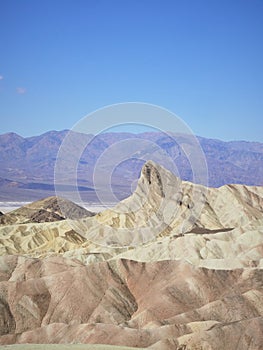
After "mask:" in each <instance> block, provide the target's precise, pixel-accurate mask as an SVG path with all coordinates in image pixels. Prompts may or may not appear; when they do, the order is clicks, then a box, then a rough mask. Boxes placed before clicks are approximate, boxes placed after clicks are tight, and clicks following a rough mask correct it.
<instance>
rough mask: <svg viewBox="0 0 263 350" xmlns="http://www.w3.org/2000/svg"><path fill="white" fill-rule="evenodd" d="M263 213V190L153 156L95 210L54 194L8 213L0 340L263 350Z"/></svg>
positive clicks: (0, 224)
mask: <svg viewBox="0 0 263 350" xmlns="http://www.w3.org/2000/svg"><path fill="white" fill-rule="evenodd" d="M262 214H263V187H256V186H244V185H225V186H222V187H219V188H206V187H203V186H201V185H196V184H193V183H191V182H185V181H181V180H179V178H177V177H175V176H174V175H173V174H172V173H170V172H169V171H167V170H166V169H164V168H163V167H161V166H159V165H157V164H155V163H154V162H152V161H148V162H147V163H146V164H145V165H144V166H143V168H142V171H141V176H140V179H139V181H138V184H137V188H136V190H135V191H134V193H133V194H132V195H131V196H130V197H128V198H127V199H124V200H123V201H121V202H119V203H118V204H117V205H116V206H115V207H114V208H109V209H107V210H104V211H103V212H100V213H98V214H96V215H95V214H94V213H92V212H89V211H87V210H85V209H83V208H81V207H79V206H77V205H76V204H74V203H71V202H69V201H68V200H65V199H62V198H56V197H49V198H46V199H44V200H42V201H38V202H35V203H32V204H30V205H27V206H26V207H23V208H20V209H18V210H16V211H13V212H11V213H8V214H4V215H1V216H0V255H1V256H0V310H1V312H0V344H1V345H2V347H3V348H5V347H6V348H7V349H10V348H11V349H17V348H18V349H65V350H67V349H130V348H137V349H138V348H140V349H141V348H147V349H160V350H170V349H171V350H172V349H173V350H174V349H176V350H186V349H187V350H194V349H195V350H202V349H204V350H206V349H207V350H210V349H211V350H221V349H222V350H236V349H238V350H262V349H263V215H262ZM14 344H16V345H14ZM26 344H31V345H26ZM33 344H42V345H33ZM44 344H46V345H44ZM51 344H53V345H52V346H51ZM69 344H70V345H69ZM126 347H127V348H126Z"/></svg>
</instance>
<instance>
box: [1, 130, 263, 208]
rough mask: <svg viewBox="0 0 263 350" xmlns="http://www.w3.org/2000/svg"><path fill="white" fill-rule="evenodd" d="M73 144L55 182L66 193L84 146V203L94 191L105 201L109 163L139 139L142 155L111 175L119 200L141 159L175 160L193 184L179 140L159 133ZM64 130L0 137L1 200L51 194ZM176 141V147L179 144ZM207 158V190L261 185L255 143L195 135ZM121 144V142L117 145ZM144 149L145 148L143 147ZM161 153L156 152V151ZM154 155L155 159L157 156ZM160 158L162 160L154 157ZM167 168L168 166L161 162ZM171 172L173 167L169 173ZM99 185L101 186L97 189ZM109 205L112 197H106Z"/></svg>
mask: <svg viewBox="0 0 263 350" xmlns="http://www.w3.org/2000/svg"><path fill="white" fill-rule="evenodd" d="M73 134H74V135H75V139H74V140H75V142H73V143H72V145H71V146H72V147H71V148H70V149H69V150H68V157H67V159H65V164H66V166H65V178H64V180H63V181H62V182H61V184H58V185H59V186H60V188H61V189H62V191H65V192H67V193H70V192H71V191H73V190H74V187H72V176H73V175H74V174H73V170H72V166H71V162H72V158H74V155H76V154H78V153H79V151H80V147H81V145H83V144H87V143H89V145H88V147H87V148H85V149H84V150H83V152H81V157H80V159H79V163H78V169H77V171H78V184H77V186H78V190H79V192H80V193H81V196H82V198H83V200H85V201H94V202H96V201H98V198H97V195H96V192H95V191H94V189H95V187H96V190H99V191H100V193H102V194H104V197H105V196H106V197H107V193H106V192H108V189H107V188H106V187H105V186H104V185H105V184H104V181H105V178H106V177H108V176H109V174H111V172H112V169H111V165H112V163H113V164H114V161H115V159H116V162H117V163H118V159H119V158H120V157H121V156H122V153H121V152H123V149H122V147H123V146H122V145H123V143H122V142H124V141H128V140H131V144H132V142H134V143H136V141H132V139H133V138H134V137H136V138H137V139H139V140H141V142H142V145H143V146H142V149H141V151H140V152H139V153H140V154H139V153H138V152H136V151H135V152H134V156H133V157H131V158H130V159H126V160H124V161H123V162H120V164H118V166H116V167H115V169H114V171H113V172H112V174H111V183H112V188H113V192H114V195H115V196H116V198H117V199H123V198H125V197H127V196H129V195H130V193H131V191H132V189H131V185H132V183H133V182H134V180H136V179H138V177H139V174H140V169H141V167H142V165H143V164H144V163H145V161H147V160H150V159H153V160H154V161H157V162H160V163H161V164H162V162H161V158H163V157H162V154H163V155H164V156H165V157H169V158H170V159H171V160H173V161H174V164H175V165H176V168H177V170H178V173H177V174H176V175H178V176H180V178H181V179H182V180H187V181H194V179H193V173H192V168H191V164H190V163H189V160H188V158H187V157H186V155H185V154H184V152H182V150H181V149H180V146H179V144H180V142H183V139H182V138H183V136H176V137H175V138H174V137H171V136H170V135H169V134H166V133H161V132H151V133H142V134H138V135H134V134H131V133H105V134H100V135H98V136H96V137H93V135H86V134H81V133H73ZM66 135H68V130H63V131H49V132H47V133H45V134H43V135H40V136H34V137H29V138H23V137H21V136H19V135H17V134H15V133H8V134H3V135H0V200H1V201H10V200H21V201H23V200H25V201H28V200H37V199H40V198H42V197H47V196H52V195H54V194H55V188H54V167H55V163H56V159H57V154H58V151H59V148H60V146H61V144H62V141H63V139H64V138H65V136H66ZM178 138H179V143H178V142H177V141H178ZM197 139H198V141H199V143H200V145H201V147H202V150H203V152H204V154H205V157H206V162H207V166H208V186H210V187H219V186H222V185H225V184H229V183H232V184H246V185H259V186H261V185H263V144H262V143H258V142H245V141H232V142H223V141H220V140H213V139H207V138H203V137H197ZM118 143H119V144H118ZM116 144H118V147H115V150H114V152H115V153H113V154H112V156H111V163H107V162H104V163H103V166H101V168H100V172H99V174H100V175H99V178H96V183H94V179H93V175H94V167H95V165H97V163H98V160H100V159H101V157H103V154H104V152H106V151H107V150H108V148H109V147H111V148H112V149H113V148H114V145H116ZM144 145H145V146H144ZM157 149H158V152H159V150H161V151H162V152H163V153H162V154H159V155H158V154H157V151H156V150H157ZM156 157H157V158H156ZM158 157H159V158H160V159H158ZM162 165H164V166H166V167H168V168H169V166H168V165H167V164H162ZM170 170H171V169H170ZM98 186H99V188H98ZM109 201H112V197H111V196H110V197H109Z"/></svg>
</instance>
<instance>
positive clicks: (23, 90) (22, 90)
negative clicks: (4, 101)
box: [16, 87, 26, 95]
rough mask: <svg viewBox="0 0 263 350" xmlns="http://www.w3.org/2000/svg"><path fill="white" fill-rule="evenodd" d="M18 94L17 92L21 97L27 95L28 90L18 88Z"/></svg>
mask: <svg viewBox="0 0 263 350" xmlns="http://www.w3.org/2000/svg"><path fill="white" fill-rule="evenodd" d="M16 92H17V93H18V94H19V95H24V94H25V93H26V88H23V87H18V88H16Z"/></svg>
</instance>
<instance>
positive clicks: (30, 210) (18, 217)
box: [0, 197, 95, 225]
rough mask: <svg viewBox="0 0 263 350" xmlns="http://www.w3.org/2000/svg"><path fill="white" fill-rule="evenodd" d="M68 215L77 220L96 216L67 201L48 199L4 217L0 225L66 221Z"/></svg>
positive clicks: (0, 219)
mask: <svg viewBox="0 0 263 350" xmlns="http://www.w3.org/2000/svg"><path fill="white" fill-rule="evenodd" d="M66 213H70V215H71V217H74V218H75V219H80V218H83V217H90V216H93V215H95V214H94V213H92V212H90V211H88V210H86V209H84V208H82V207H80V206H79V205H77V204H75V203H73V202H71V201H69V200H67V199H63V198H59V197H48V198H44V199H42V200H39V201H36V202H33V203H30V204H27V205H25V206H23V207H21V208H19V209H16V210H14V211H12V212H9V213H7V214H5V215H2V217H1V218H0V224H1V225H12V224H25V223H33V222H35V223H40V222H51V221H59V220H65V219H66Z"/></svg>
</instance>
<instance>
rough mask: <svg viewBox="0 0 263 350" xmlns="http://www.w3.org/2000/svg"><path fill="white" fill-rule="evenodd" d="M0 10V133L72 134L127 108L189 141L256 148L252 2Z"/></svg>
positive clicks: (42, 5)
mask: <svg viewBox="0 0 263 350" xmlns="http://www.w3.org/2000/svg"><path fill="white" fill-rule="evenodd" d="M0 11H1V14H2V19H1V22H0V31H1V38H2V40H1V64H0V118H1V121H2V123H1V128H0V133H6V132H8V131H13V132H16V133H18V134H19V135H23V136H26V137H28V136H31V135H38V134H43V133H44V132H45V131H46V130H50V129H55V130H61V129H65V128H66V129H71V128H72V126H73V125H75V124H76V123H77V122H78V121H79V120H80V119H81V118H83V117H84V116H86V115H88V114H90V113H92V112H93V111H96V110H97V109H99V108H102V107H104V106H107V105H112V104H116V103H123V102H126V101H134V102H145V103H150V104H155V105H158V106H161V107H164V108H167V109H168V110H170V111H171V112H173V113H175V114H176V115H178V116H180V117H181V118H182V119H183V120H184V122H185V123H186V124H187V125H188V126H189V127H190V128H191V129H192V130H193V133H194V134H195V135H201V136H203V137H209V138H217V139H222V140H246V141H257V142H262V141H263V139H262V135H263V132H262V131H263V130H262V111H263V98H262V96H263V84H262V82H263V71H262V69H261V68H262V61H263V43H262V36H263V3H262V2H261V1H258V0H254V1H249V2H248V1H243V0H233V1H231V2H229V1H227V0H220V1H219V0H218V1H209V0H201V1H198V2H197V1H194V0H187V1H185V2H182V1H172V0H167V1H165V2H163V1H162V2H161V1H159V0H157V1H149V0H146V1H130V0H128V1H125V2H122V1H118V0H113V1H111V2H108V1H106V0H101V1H96V2H94V1H85V0H78V1H71V0H67V1H62V0H57V1H55V2H53V1H51V0H47V1H33V0H28V1H26V2H23V1H19V0H12V1H6V0H4V1H1V3H0ZM92 124H96V121H93V122H92ZM164 129H169V128H168V127H165V125H164Z"/></svg>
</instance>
